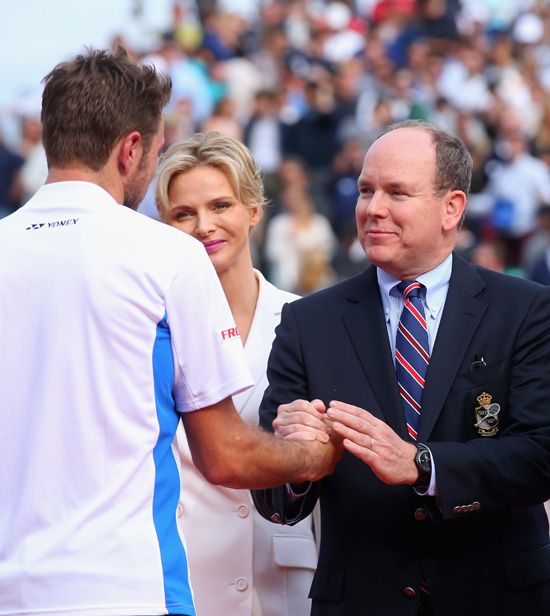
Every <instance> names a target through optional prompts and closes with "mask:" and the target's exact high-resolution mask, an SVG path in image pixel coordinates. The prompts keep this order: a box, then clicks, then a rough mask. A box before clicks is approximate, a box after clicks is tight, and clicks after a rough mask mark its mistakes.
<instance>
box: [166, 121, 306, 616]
mask: <svg viewBox="0 0 550 616" xmlns="http://www.w3.org/2000/svg"><path fill="white" fill-rule="evenodd" d="M156 201H157V207H158V210H159V215H160V218H161V220H163V221H164V222H166V223H168V224H170V225H172V226H174V227H177V228H178V229H181V230H182V231H184V232H185V233H188V234H189V235H192V236H193V237H195V238H196V239H197V240H199V241H200V242H202V244H203V245H204V248H205V250H206V251H207V253H208V255H209V256H210V259H211V260H212V263H213V265H214V268H215V269H216V272H217V274H218V276H219V278H220V281H221V284H222V286H223V289H224V291H225V294H226V296H227V299H228V301H229V305H230V307H231V310H232V312H233V316H234V318H235V322H236V324H237V328H238V333H239V334H240V336H241V339H242V343H243V345H244V349H245V354H246V357H247V360H248V363H249V366H250V369H251V371H252V374H253V375H254V379H255V383H256V384H255V387H254V388H253V389H252V390H248V391H246V392H244V393H242V394H239V395H237V396H234V398H233V402H234V404H235V407H236V408H237V410H238V411H239V413H240V414H241V416H242V417H243V419H244V420H246V421H248V422H250V423H253V424H257V423H258V408H259V405H260V401H261V399H262V395H263V392H264V390H265V388H266V387H267V378H266V374H265V371H266V365H267V358H268V355H269V351H270V349H271V343H272V340H273V338H274V330H275V327H276V326H277V324H278V323H279V319H280V313H281V308H282V306H283V304H285V303H286V302H290V301H293V300H294V299H296V297H297V296H296V295H292V294H291V293H287V292H286V291H281V290H280V289H277V288H276V287H274V286H273V285H271V284H270V283H269V282H267V281H266V280H265V278H264V277H263V276H262V274H261V273H260V272H259V271H257V270H255V269H254V268H253V267H252V257H251V253H250V247H249V235H250V232H251V230H252V229H253V228H254V227H255V226H256V225H257V224H258V222H259V220H260V218H261V215H262V207H263V205H264V201H265V199H264V193H263V185H262V181H261V178H260V174H259V171H258V169H257V167H256V165H255V163H254V161H253V159H252V157H251V155H250V152H249V151H248V149H247V148H246V147H245V146H244V145H242V144H241V143H240V142H239V141H237V140H236V139H234V138H232V137H228V136H225V135H221V134H219V133H205V134H200V133H199V134H196V135H193V136H191V137H189V138H187V139H184V140H183V141H180V142H178V143H175V144H173V145H172V146H171V147H170V148H169V149H168V150H167V152H166V153H165V155H164V156H163V158H162V161H161V164H160V167H159V172H158V179H157V186H156ZM204 369H205V370H208V366H204ZM177 446H178V448H179V451H180V459H181V464H182V469H181V475H182V496H181V499H180V504H179V507H178V516H179V517H178V522H179V526H180V530H181V531H182V534H183V537H184V538H185V542H186V546H187V553H188V558H189V569H190V575H191V583H192V587H193V592H194V597H195V602H196V607H197V614H198V615H199V616H202V615H204V616H219V615H220V614H231V616H304V615H305V614H309V611H310V601H309V599H308V598H307V595H308V593H309V587H310V585H311V580H312V578H313V571H314V569H315V566H316V564H317V549H316V545H315V540H314V534H313V524H312V519H311V518H307V519H306V520H304V521H303V522H301V523H300V524H298V525H296V526H293V527H289V526H278V525H275V524H271V523H270V522H267V521H265V520H264V519H262V518H261V517H260V516H259V515H258V514H257V513H256V511H255V509H254V508H253V504H252V499H251V496H250V493H249V492H248V491H247V490H233V489H230V488H222V487H218V486H213V485H210V484H209V483H207V482H206V480H205V479H204V478H203V477H202V475H201V474H200V473H199V471H198V470H197V469H196V468H195V467H194V465H193V462H192V459H191V454H190V451H189V447H188V444H187V441H186V438H185V433H184V431H183V430H182V429H180V431H179V434H178V438H177Z"/></svg>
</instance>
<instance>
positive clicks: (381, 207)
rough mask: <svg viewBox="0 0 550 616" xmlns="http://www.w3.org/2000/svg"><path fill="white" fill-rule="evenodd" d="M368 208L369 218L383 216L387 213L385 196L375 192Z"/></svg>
mask: <svg viewBox="0 0 550 616" xmlns="http://www.w3.org/2000/svg"><path fill="white" fill-rule="evenodd" d="M366 208H367V214H368V215H369V216H383V215H384V212H386V211H387V207H386V201H385V198H384V195H383V194H382V193H381V192H380V191H377V190H375V191H374V192H373V193H372V194H371V197H370V199H369V200H368V202H367V205H366Z"/></svg>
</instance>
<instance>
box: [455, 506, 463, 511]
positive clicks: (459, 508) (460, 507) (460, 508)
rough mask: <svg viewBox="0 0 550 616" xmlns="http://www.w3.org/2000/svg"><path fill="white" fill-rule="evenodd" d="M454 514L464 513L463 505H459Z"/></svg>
mask: <svg viewBox="0 0 550 616" xmlns="http://www.w3.org/2000/svg"><path fill="white" fill-rule="evenodd" d="M453 513H463V509H462V505H457V506H456V507H453Z"/></svg>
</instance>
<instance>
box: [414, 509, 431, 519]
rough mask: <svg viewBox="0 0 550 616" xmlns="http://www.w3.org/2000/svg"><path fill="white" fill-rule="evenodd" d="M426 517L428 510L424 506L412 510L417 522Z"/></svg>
mask: <svg viewBox="0 0 550 616" xmlns="http://www.w3.org/2000/svg"><path fill="white" fill-rule="evenodd" d="M427 518H428V512H427V511H426V510H425V509H424V507H419V508H418V509H415V510H414V519H415V520H416V521H417V522H424V520H426V519H427Z"/></svg>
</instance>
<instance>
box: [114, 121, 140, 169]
mask: <svg viewBox="0 0 550 616" xmlns="http://www.w3.org/2000/svg"><path fill="white" fill-rule="evenodd" d="M119 143H120V145H119V149H118V170H119V171H120V173H121V175H129V174H130V173H131V172H132V170H133V169H135V168H137V166H138V165H139V162H140V160H141V157H142V156H143V141H142V139H141V135H140V133H138V131H133V132H131V133H128V134H127V135H126V137H124V138H123V139H122V140H121V141H120V142H119Z"/></svg>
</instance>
